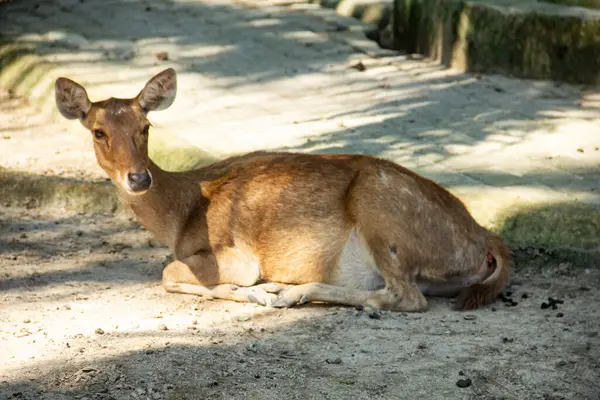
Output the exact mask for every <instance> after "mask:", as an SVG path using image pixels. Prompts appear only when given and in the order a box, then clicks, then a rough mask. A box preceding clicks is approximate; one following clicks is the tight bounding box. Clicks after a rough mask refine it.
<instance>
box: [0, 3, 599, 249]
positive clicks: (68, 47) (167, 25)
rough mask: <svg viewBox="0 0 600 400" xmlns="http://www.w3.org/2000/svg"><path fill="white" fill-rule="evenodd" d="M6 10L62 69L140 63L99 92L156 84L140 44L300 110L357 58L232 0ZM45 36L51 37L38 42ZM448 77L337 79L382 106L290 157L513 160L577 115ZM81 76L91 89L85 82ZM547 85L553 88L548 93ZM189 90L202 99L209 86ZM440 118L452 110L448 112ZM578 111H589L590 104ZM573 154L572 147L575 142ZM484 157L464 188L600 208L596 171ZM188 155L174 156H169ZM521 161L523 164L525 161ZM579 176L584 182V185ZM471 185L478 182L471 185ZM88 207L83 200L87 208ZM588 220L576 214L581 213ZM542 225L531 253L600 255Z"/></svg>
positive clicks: (96, 80) (528, 88)
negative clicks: (323, 81)
mask: <svg viewBox="0 0 600 400" xmlns="http://www.w3.org/2000/svg"><path fill="white" fill-rule="evenodd" d="M0 8H1V11H2V17H1V18H2V19H1V20H0V25H2V26H3V28H2V29H1V30H0V32H1V33H2V35H3V36H4V37H5V38H6V37H10V36H11V35H29V36H24V37H23V36H22V44H23V45H24V46H26V47H27V46H32V47H34V48H35V52H36V53H39V54H43V55H46V56H51V57H52V58H53V59H54V60H55V62H56V63H57V65H59V66H60V65H61V64H62V65H67V64H69V63H73V62H76V59H77V56H78V55H81V54H83V53H96V54H97V56H98V57H99V58H98V60H97V63H107V65H108V64H110V65H122V66H124V67H125V66H127V65H132V64H135V66H136V67H140V68H138V69H137V70H136V72H135V74H139V76H133V75H126V76H125V75H124V76H117V77H113V76H106V77H98V76H94V77H89V80H90V83H89V85H87V86H91V87H93V86H94V85H101V84H105V83H107V82H111V83H114V84H118V83H119V82H127V81H130V80H131V79H140V80H143V81H145V80H146V79H148V76H142V74H145V73H146V72H144V71H145V70H144V68H143V67H148V68H150V67H154V66H155V65H160V61H159V60H157V58H156V57H155V54H154V53H153V52H149V53H148V54H141V55H140V54H129V53H128V52H129V51H132V50H135V49H137V48H138V47H136V46H141V44H143V43H149V44H152V43H156V46H155V50H153V51H154V52H158V51H161V50H164V49H168V48H169V46H171V47H174V46H177V48H178V50H177V51H176V52H173V53H172V54H171V56H170V57H171V58H172V59H171V60H170V61H173V62H175V63H177V65H178V70H179V72H182V73H190V74H199V75H202V76H206V77H214V78H215V80H219V82H220V83H219V85H220V86H222V87H224V88H228V89H231V90H232V91H234V90H237V89H240V88H243V87H244V86H248V85H259V86H260V85H267V84H271V83H278V82H281V84H282V85H285V84H293V86H292V87H293V90H291V91H290V95H293V96H292V97H290V98H289V100H290V101H292V102H295V101H298V103H299V104H300V103H301V102H302V101H303V100H304V99H310V94H305V93H303V92H302V90H299V88H301V86H302V85H298V84H294V82H296V81H298V82H302V79H303V78H306V77H307V76H310V75H311V74H315V73H318V74H331V75H335V74H340V71H339V69H338V70H331V68H330V67H331V66H332V65H340V64H345V63H347V61H348V59H349V57H350V56H351V55H353V54H356V49H354V48H352V47H351V46H348V45H344V44H340V43H334V42H331V41H329V40H315V38H314V37H310V38H308V37H307V36H306V35H305V33H306V32H307V31H310V32H313V33H316V34H318V35H324V36H321V37H323V38H324V37H326V35H328V34H329V33H331V32H332V31H335V30H336V29H337V30H339V29H340V28H339V26H337V27H336V25H335V24H332V23H326V22H323V21H322V20H317V19H315V18H313V17H310V16H307V15H305V14H303V13H301V12H294V11H289V10H285V9H276V8H272V9H269V8H265V9H261V8H251V7H246V6H243V5H241V4H238V3H233V2H198V1H193V2H183V1H182V2H164V1H157V0H146V1H131V2H126V3H123V2H120V1H111V2H108V3H107V2H96V1H89V0H88V1H78V2H73V1H70V0H55V1H52V2H37V1H33V0H21V1H15V2H9V3H6V4H2V5H0ZM101 16H102V17H101ZM40 21H41V22H43V23H41V22H40ZM107 21H110V24H109V23H108V22H107ZM38 22H40V23H38ZM108 24H109V25H108ZM107 27H110V29H107ZM40 37H45V38H46V39H45V40H41V39H40ZM48 38H54V39H55V40H47V39H48ZM140 48H146V47H143V46H142V47H140ZM150 48H152V46H150ZM19 51H20V50H19ZM19 51H17V50H12V51H9V52H8V53H7V54H8V55H6V56H5V57H3V61H2V64H1V65H2V68H5V67H6V66H7V65H8V64H10V63H11V62H12V61H11V60H14V59H15V58H18V57H19V54H20V53H19ZM256 54H276V55H281V54H284V55H285V57H280V56H278V57H276V58H274V59H275V60H277V62H273V59H270V58H269V57H257V56H256ZM137 56H139V57H137ZM132 57H133V58H132ZM440 69H442V67H439V66H435V65H429V66H421V67H419V68H417V69H413V70H412V72H411V73H412V75H410V76H409V75H408V74H407V80H406V82H402V83H397V82H395V83H392V84H389V83H386V80H385V76H384V75H385V74H384V75H383V76H380V77H375V78H377V79H379V81H378V80H377V79H374V77H373V76H370V75H369V74H361V73H359V72H356V71H355V72H352V73H354V75H353V80H351V82H349V83H348V84H347V85H340V84H339V83H338V82H335V81H333V80H332V81H331V82H333V83H332V84H331V86H330V87H322V88H321V89H323V90H324V91H328V92H327V93H329V94H331V98H330V101H331V103H332V104H335V103H336V101H338V98H337V96H338V95H339V96H340V98H339V99H342V97H341V96H345V95H348V94H349V93H351V94H352V95H355V96H358V97H360V96H367V95H369V94H372V93H373V85H379V90H378V92H377V96H378V100H377V101H376V102H371V103H369V104H366V105H364V106H356V107H353V108H352V109H351V110H350V111H348V110H346V111H341V112H332V113H330V114H328V115H327V118H326V119H327V120H330V121H337V128H335V129H333V131H331V130H328V129H326V128H325V127H318V128H317V131H316V132H314V134H315V135H314V136H312V137H311V138H310V139H308V140H307V141H306V143H305V144H303V145H300V146H292V147H284V148H282V150H294V151H304V152H315V153H317V152H318V153H331V152H336V153H339V152H348V153H366V154H372V155H376V156H383V157H386V158H392V159H394V160H395V161H398V162H400V163H403V164H405V165H407V166H408V167H410V168H414V169H417V170H418V171H419V172H423V171H424V170H425V169H426V168H425V167H429V166H432V165H436V164H444V163H447V162H449V161H452V160H454V159H455V158H456V157H459V156H465V155H467V156H468V154H469V153H468V152H469V151H471V150H472V149H473V148H476V147H482V148H491V149H495V150H497V151H498V152H500V151H503V152H510V151H511V149H512V148H513V146H515V147H516V146H517V145H520V144H522V143H524V142H527V141H528V140H530V139H531V137H532V135H533V134H534V132H536V131H539V129H540V125H539V124H538V123H537V121H536V118H537V117H543V118H549V120H550V121H551V120H552V116H553V115H554V116H556V117H557V118H558V117H560V116H561V115H563V114H562V113H563V112H565V111H569V110H572V109H573V108H577V107H579V105H578V104H577V98H576V97H573V96H566V97H565V96H564V95H562V94H561V90H563V89H562V88H561V87H560V85H559V86H558V87H556V88H552V87H551V86H552V85H551V84H542V83H540V84H529V83H527V84H525V83H523V82H516V81H514V82H512V83H510V82H509V83H507V85H508V86H502V87H500V86H498V85H496V84H494V83H493V82H491V81H487V80H486V79H485V78H483V79H481V80H478V79H475V78H473V77H472V76H467V75H458V76H453V77H443V78H440V77H439V76H438V75H436V73H437V72H438V71H439V70H440ZM17 72H18V74H17V75H16V76H15V77H14V80H15V81H16V82H26V81H28V80H33V81H35V80H36V79H37V78H36V77H37V75H32V76H29V75H28V74H30V73H32V74H33V72H32V70H31V69H29V68H22V69H19V70H18V71H17ZM135 74H134V75H135ZM411 77H412V78H411ZM82 78H83V79H85V76H83V77H82ZM506 82H508V81H506ZM548 86H550V87H551V88H550V89H548ZM540 87H543V88H544V90H542V89H540ZM507 88H508V89H507ZM546 89H548V90H549V91H548V90H546ZM188 90H189V91H190V92H194V91H195V90H203V88H189V89H188ZM257 90H258V89H257ZM311 90H312V89H311ZM456 91H459V92H460V93H463V94H465V93H468V94H469V96H463V97H460V99H462V100H460V101H459V102H458V103H457V98H458V97H456V96H455V95H454V94H455V92H456ZM490 94H493V96H491V95H490ZM180 96H185V92H183V91H180ZM339 101H342V100H339ZM461 102H462V103H461ZM459 103H460V104H459ZM440 109H443V110H447V112H446V113H441V112H440ZM580 109H582V110H583V111H586V110H585V106H584V107H583V108H580ZM592 111H593V110H592ZM315 114H317V110H315ZM594 115H595V114H594ZM322 118H323V117H322V115H318V114H317V115H315V119H314V120H313V119H306V120H297V121H294V123H297V124H304V123H312V122H315V121H318V120H320V119H322ZM549 129H550V128H549ZM252 134H256V135H259V134H260V132H252V131H250V132H248V135H252ZM158 147H161V146H160V145H159V146H158ZM573 147H576V144H575V143H574V144H573ZM178 149H179V150H181V151H180V153H178V154H184V153H185V151H184V150H183V149H184V146H183V145H182V146H180V147H179V148H178ZM481 154H482V155H480V156H479V158H480V159H479V161H478V163H475V164H474V165H471V166H470V167H469V168H465V169H463V170H461V171H460V175H461V177H460V179H462V180H461V182H460V185H465V184H466V185H469V184H472V185H473V186H477V185H479V184H480V183H483V184H494V185H498V186H501V185H506V186H521V187H531V186H537V185H540V184H541V185H546V186H547V187H550V188H552V189H559V190H563V191H565V192H570V191H573V190H577V191H578V192H580V193H585V194H587V195H589V196H590V197H594V198H597V194H596V193H595V191H596V190H597V188H596V187H595V182H597V181H598V178H600V172H598V171H597V170H596V169H594V168H587V167H585V168H575V167H573V165H574V164H568V163H567V164H568V165H567V164H565V165H560V163H559V161H556V160H548V162H547V165H549V166H550V167H552V168H549V170H547V171H546V170H544V171H529V172H527V173H525V174H524V175H511V174H509V173H503V172H492V171H489V170H488V169H487V167H489V160H490V157H493V154H494V151H490V152H488V153H485V152H483V153H481ZM163 157H165V158H166V157H167V156H163ZM182 157H183V156H181V155H177V156H173V157H172V158H178V159H179V158H182ZM198 157H204V155H199V156H198ZM515 157H516V159H515V162H516V161H517V159H518V157H519V156H518V155H516V156H515ZM575 164H576V163H575ZM185 166H186V167H190V168H191V167H192V166H193V162H186V163H185ZM458 175H459V174H458V173H456V174H454V173H453V172H447V171H445V172H440V173H439V174H436V176H432V178H434V179H435V180H436V181H438V182H440V183H441V184H443V185H445V186H447V187H449V188H450V189H452V188H453V186H454V185H457V184H458V183H457V180H458ZM574 176H576V177H577V178H578V180H577V182H576V183H574V180H573V177H574ZM463 177H467V178H472V179H471V180H469V179H467V180H465V179H463ZM0 179H1V180H0V184H2V185H4V186H5V187H6V186H10V187H11V188H15V187H17V186H18V187H19V189H21V188H22V189H23V191H24V192H25V193H26V194H25V196H29V197H31V198H33V199H36V198H38V197H39V196H42V193H41V192H42V191H45V190H46V189H43V187H45V184H41V185H40V186H39V187H31V185H28V184H26V183H24V184H22V182H26V179H25V180H23V181H20V180H18V179H16V180H15V179H14V177H11V176H7V175H6V174H5V175H4V176H3V177H0ZM54 183H55V182H52V184H54ZM71 186H74V187H78V186H79V183H78V182H66V183H65V182H63V181H61V180H60V179H59V181H58V185H57V187H59V188H61V187H65V189H64V190H63V189H60V190H58V189H57V190H54V189H48V191H49V192H50V195H49V197H51V198H60V199H63V197H62V196H63V194H62V193H63V192H64V193H67V192H68V193H71V192H70V189H69V187H71ZM98 188H100V186H98ZM11 190H12V189H11ZM102 190H104V189H102ZM107 190H109V189H107ZM59 192H60V193H59ZM61 201H63V202H67V200H61ZM87 201H88V200H87V197H86V200H84V203H86V202H87ZM90 201H91V200H90ZM99 201H109V202H110V204H109V206H110V205H112V204H115V203H113V197H112V194H111V195H106V196H105V195H101V196H100V198H99ZM586 207H587V206H586ZM101 208H102V209H106V205H104V204H103V205H102V207H101ZM580 208H581V207H580V206H579V205H577V204H575V205H570V204H560V205H557V206H554V205H550V206H548V208H547V209H545V210H540V211H532V210H526V211H522V214H519V215H517V216H514V217H507V222H506V224H505V225H503V226H502V228H501V230H502V232H505V233H507V234H508V233H509V232H511V230H512V229H517V230H518V233H517V234H515V238H518V239H519V240H521V239H524V238H523V234H522V233H521V232H522V229H521V228H522V227H526V226H529V225H530V224H531V223H532V222H531V220H532V218H531V217H532V216H533V215H536V216H542V215H544V216H556V218H555V219H550V220H552V221H557V222H559V221H564V222H565V223H566V222H567V221H570V220H572V219H571V212H572V211H574V210H575V211H577V210H579V209H580ZM586 210H587V211H589V212H593V213H595V212H596V209H595V206H589V207H588V208H586ZM519 213H521V211H519ZM582 214H583V212H582V213H579V212H578V215H582ZM594 215H596V214H594ZM524 218H526V222H521V221H525V220H524ZM577 218H579V217H577ZM544 221H545V222H543V224H546V225H543V224H542V225H540V227H539V228H536V229H535V230H534V233H533V235H532V236H531V237H529V238H527V239H528V240H529V239H532V242H533V243H534V244H537V245H540V246H542V245H556V244H562V243H565V242H567V245H569V246H576V245H577V244H579V243H581V244H583V245H584V246H585V247H589V246H591V245H593V243H590V242H589V241H588V237H587V236H586V237H585V238H581V239H580V238H579V237H578V236H577V235H579V234H583V233H586V234H589V233H590V232H593V229H596V226H597V224H596V222H595V221H596V217H595V216H594V217H592V218H590V219H589V220H584V219H583V218H580V219H578V221H580V222H581V223H582V224H583V225H582V228H581V229H580V230H577V229H568V230H566V231H565V232H566V233H565V234H564V235H562V236H559V237H558V238H555V239H548V238H545V239H542V238H541V236H540V235H539V231H540V230H546V231H549V230H550V229H552V227H550V226H549V225H548V224H547V221H549V220H548V219H546V220H544Z"/></svg>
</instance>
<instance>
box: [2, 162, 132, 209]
mask: <svg viewBox="0 0 600 400" xmlns="http://www.w3.org/2000/svg"><path fill="white" fill-rule="evenodd" d="M0 193H2V204H1V205H2V206H20V207H27V208H40V207H43V208H60V209H66V210H69V211H76V212H81V213H90V214H94V213H116V212H119V211H121V210H122V207H121V203H120V201H119V198H118V195H117V192H116V189H115V188H114V187H113V186H112V184H111V183H110V182H87V181H79V180H74V179H67V178H58V177H53V176H43V175H34V174H28V173H25V172H15V171H8V170H6V169H0Z"/></svg>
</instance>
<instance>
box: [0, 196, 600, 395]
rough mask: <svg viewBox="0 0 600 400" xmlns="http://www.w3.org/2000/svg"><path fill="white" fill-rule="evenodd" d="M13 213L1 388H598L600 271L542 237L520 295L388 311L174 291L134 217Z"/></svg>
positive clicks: (515, 291) (453, 391)
mask: <svg viewBox="0 0 600 400" xmlns="http://www.w3.org/2000/svg"><path fill="white" fill-rule="evenodd" d="M0 221H1V224H2V225H1V228H0V232H1V236H0V257H1V258H0V259H1V262H0V291H1V292H2V296H1V300H0V307H1V313H0V341H1V342H0V343H1V345H2V352H1V354H2V364H1V366H0V382H1V385H2V386H1V390H0V398H1V399H70V398H87V399H206V398H222V399H282V398H284V399H349V398H353V399H400V398H420V397H423V398H429V399H455V398H456V399H458V398H483V399H499V398H505V399H597V398H598V393H599V391H598V388H599V384H598V382H600V361H599V360H600V358H599V356H600V338H598V329H599V325H600V324H599V321H600V318H599V317H600V310H599V309H598V295H597V293H598V289H599V286H600V285H599V282H600V274H599V272H598V270H597V269H587V268H584V267H582V266H579V267H575V266H573V265H571V264H569V263H566V262H561V263H558V262H555V263H553V262H552V259H553V257H552V255H546V254H539V252H538V251H534V250H532V249H529V250H526V249H521V250H518V251H517V255H518V261H519V264H520V265H519V268H518V269H517V272H516V273H515V275H514V277H513V279H512V283H511V285H510V288H509V289H508V290H509V291H510V292H511V297H512V299H513V300H514V302H516V303H518V304H517V305H516V306H508V305H506V304H505V303H503V302H502V301H498V302H497V303H496V304H494V305H492V306H490V307H487V308H484V309H481V310H477V311H475V312H472V313H468V314H465V313H459V312H455V311H452V310H451V309H450V306H451V304H450V302H449V301H446V300H441V299H440V300H438V299H432V300H431V309H430V310H429V311H428V312H427V313H422V314H403V313H387V312H385V313H382V315H375V314H370V313H369V312H368V311H359V310H355V309H353V308H343V307H331V306H320V305H312V306H306V307H302V308H294V309H287V310H280V309H272V308H264V307H261V306H257V305H249V304H239V303H233V302H225V301H211V300H207V299H202V298H196V297H193V296H185V295H173V294H167V293H165V292H164V291H163V289H162V287H161V286H160V281H159V280H160V275H161V273H160V271H161V266H162V265H163V263H164V261H165V259H166V257H167V256H168V251H167V250H166V249H165V248H164V247H162V246H158V245H157V244H156V243H155V242H154V241H153V240H152V239H151V237H150V236H149V234H148V233H147V232H146V231H144V230H143V229H142V228H140V227H139V226H138V225H137V224H135V223H133V222H131V221H129V220H127V219H126V218H114V217H112V216H88V215H78V214H69V213H64V212H56V211H54V212H53V211H50V210H48V211H43V210H34V209H33V210H28V209H25V208H18V207H9V208H3V209H0ZM527 258H530V259H532V262H531V263H527V262H525V263H524V262H522V261H523V260H525V259H527ZM541 264H544V268H543V270H540V266H541ZM540 271H543V272H540ZM507 295H508V294H507ZM524 297H526V298H524ZM548 297H553V298H554V299H560V300H562V301H563V303H561V304H557V305H556V309H553V308H552V307H548V308H546V309H541V305H542V303H544V302H546V303H547V302H548V300H547V298H548ZM378 317H379V318H378ZM461 379H464V380H467V379H469V380H470V382H471V385H470V386H469V387H466V388H460V387H458V386H457V382H458V381H459V380H461Z"/></svg>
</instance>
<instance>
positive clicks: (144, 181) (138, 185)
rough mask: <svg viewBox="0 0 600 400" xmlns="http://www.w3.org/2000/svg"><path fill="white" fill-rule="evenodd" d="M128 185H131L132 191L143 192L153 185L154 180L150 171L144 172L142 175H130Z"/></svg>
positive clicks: (128, 175)
mask: <svg viewBox="0 0 600 400" xmlns="http://www.w3.org/2000/svg"><path fill="white" fill-rule="evenodd" d="M127 183H128V184H129V188H130V189H131V190H132V191H134V192H141V191H144V190H148V188H149V187H150V185H151V184H152V178H151V177H150V174H149V173H148V171H144V172H141V173H128V174H127Z"/></svg>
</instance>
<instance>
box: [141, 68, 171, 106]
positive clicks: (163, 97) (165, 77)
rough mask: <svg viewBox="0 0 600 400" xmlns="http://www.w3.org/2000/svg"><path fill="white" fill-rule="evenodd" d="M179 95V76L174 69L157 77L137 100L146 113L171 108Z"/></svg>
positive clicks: (151, 80)
mask: <svg viewBox="0 0 600 400" xmlns="http://www.w3.org/2000/svg"><path fill="white" fill-rule="evenodd" d="M176 94H177V74H176V73H175V70H174V69H173V68H169V69H166V70H164V71H162V72H161V73H159V74H158V75H155V76H154V77H153V78H152V79H150V80H149V81H148V83H146V86H144V89H142V91H141V92H140V94H138V96H137V100H138V102H139V103H140V105H141V106H142V108H143V109H144V110H146V112H148V111H160V110H165V109H167V108H169V106H170V105H171V104H173V101H174V100H175V95H176Z"/></svg>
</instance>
